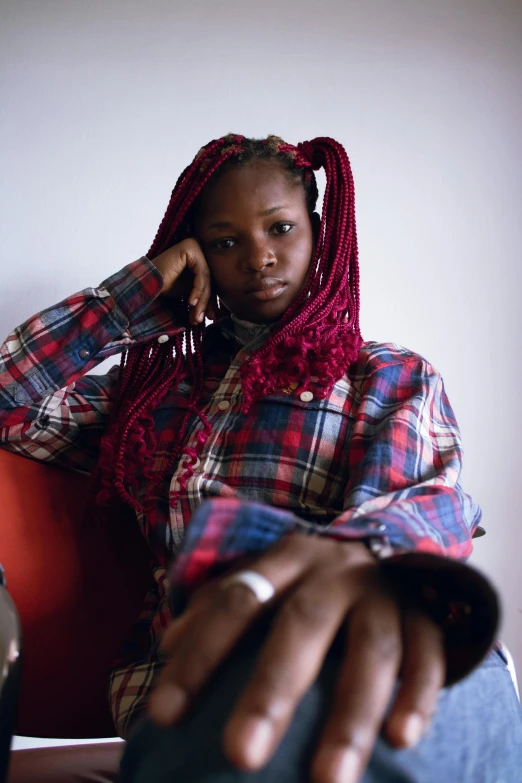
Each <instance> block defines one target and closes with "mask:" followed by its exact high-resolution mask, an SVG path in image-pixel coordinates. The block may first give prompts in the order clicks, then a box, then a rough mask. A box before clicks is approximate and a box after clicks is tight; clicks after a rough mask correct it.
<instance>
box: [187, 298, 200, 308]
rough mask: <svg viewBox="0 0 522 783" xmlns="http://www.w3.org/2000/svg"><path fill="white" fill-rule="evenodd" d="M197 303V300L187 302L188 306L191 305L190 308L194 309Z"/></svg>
mask: <svg viewBox="0 0 522 783" xmlns="http://www.w3.org/2000/svg"><path fill="white" fill-rule="evenodd" d="M198 302H199V299H191V300H190V302H189V305H192V307H195V306H196V305H197V303H198Z"/></svg>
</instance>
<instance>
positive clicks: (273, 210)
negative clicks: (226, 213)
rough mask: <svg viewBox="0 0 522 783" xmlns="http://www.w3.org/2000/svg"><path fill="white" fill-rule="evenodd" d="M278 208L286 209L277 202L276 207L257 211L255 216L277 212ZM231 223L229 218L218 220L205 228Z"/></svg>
mask: <svg viewBox="0 0 522 783" xmlns="http://www.w3.org/2000/svg"><path fill="white" fill-rule="evenodd" d="M280 209H286V207H285V206H284V205H282V204H278V205H277V206H276V207H269V208H268V209H263V210H262V211H261V212H258V213H257V217H268V215H273V214H274V212H278V211H279V210H280ZM232 225H233V223H232V221H230V220H219V221H217V222H216V223H210V224H209V225H208V226H206V228H207V229H210V228H229V227H230V226H232Z"/></svg>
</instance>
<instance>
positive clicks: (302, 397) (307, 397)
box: [299, 391, 314, 402]
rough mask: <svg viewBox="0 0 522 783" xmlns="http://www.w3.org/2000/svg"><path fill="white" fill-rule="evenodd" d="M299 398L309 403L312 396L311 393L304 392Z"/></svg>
mask: <svg viewBox="0 0 522 783" xmlns="http://www.w3.org/2000/svg"><path fill="white" fill-rule="evenodd" d="M299 397H300V398H301V399H302V401H303V402H310V401H311V400H313V398H314V395H313V394H312V392H311V391H306V392H301V394H300V395H299Z"/></svg>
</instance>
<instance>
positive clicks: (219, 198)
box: [200, 161, 305, 218]
mask: <svg viewBox="0 0 522 783" xmlns="http://www.w3.org/2000/svg"><path fill="white" fill-rule="evenodd" d="M272 202H273V203H272ZM276 202H277V204H276ZM245 203H248V205H249V206H251V207H252V208H258V209H260V210H261V209H268V208H271V207H273V206H277V205H288V206H296V205H301V204H303V205H304V204H305V193H304V188H303V186H302V184H301V183H300V182H299V181H296V180H293V179H292V177H291V176H289V173H288V172H286V171H285V169H284V168H283V167H282V166H280V165H279V164H277V163H273V162H271V161H255V162H252V163H248V164H245V165H242V166H234V167H232V168H230V169H228V170H227V171H225V172H223V173H222V174H218V175H217V176H216V178H215V180H212V181H211V182H209V184H208V185H207V187H206V188H205V190H204V192H203V193H202V196H201V203H200V216H202V215H203V214H204V215H205V218H207V217H208V216H209V215H210V214H211V213H215V212H218V211H219V212H221V211H227V210H229V209H234V208H236V207H237V206H239V205H244V204H245Z"/></svg>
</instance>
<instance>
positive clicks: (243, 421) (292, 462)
mask: <svg viewBox="0 0 522 783" xmlns="http://www.w3.org/2000/svg"><path fill="white" fill-rule="evenodd" d="M312 393H313V392H312ZM354 403H355V395H354V394H353V390H352V388H351V387H350V385H349V384H348V383H347V382H344V381H340V382H339V383H338V384H336V387H334V390H333V392H332V393H331V394H330V396H329V397H328V398H327V399H324V400H321V399H319V398H317V397H315V396H314V397H312V399H311V400H307V399H306V397H305V399H301V397H300V396H299V395H297V394H295V392H292V393H291V394H284V393H280V394H274V395H271V396H268V397H264V398H263V399H261V400H258V401H257V402H255V403H254V404H253V405H252V408H251V410H250V412H249V413H248V414H246V415H244V416H241V415H239V416H237V417H234V418H232V419H231V420H230V423H229V426H228V427H227V428H226V430H225V431H223V442H222V444H221V449H220V451H221V454H222V455H223V456H225V455H226V457H225V460H224V462H223V467H224V466H225V465H226V469H227V473H228V476H227V483H229V485H230V483H231V482H232V486H233V487H234V489H235V491H236V494H237V495H238V496H241V497H245V498H248V499H251V500H257V501H259V502H265V503H269V504H271V505H276V506H281V507H284V508H288V509H290V510H293V511H295V513H298V514H299V515H301V516H303V515H304V516H308V517H314V518H317V517H325V516H332V515H335V514H337V513H339V511H341V510H342V500H343V492H344V488H345V486H346V482H347V481H348V477H349V476H348V444H349V442H350V439H351V431H352V428H353V423H354V415H353V409H354V408H355V405H354Z"/></svg>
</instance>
